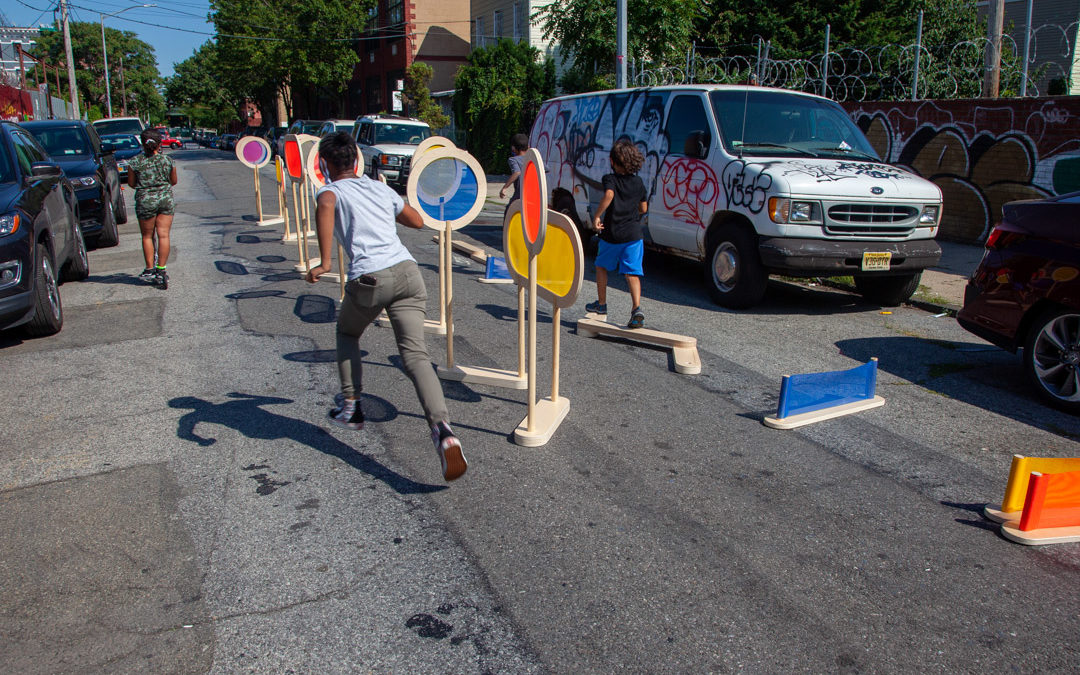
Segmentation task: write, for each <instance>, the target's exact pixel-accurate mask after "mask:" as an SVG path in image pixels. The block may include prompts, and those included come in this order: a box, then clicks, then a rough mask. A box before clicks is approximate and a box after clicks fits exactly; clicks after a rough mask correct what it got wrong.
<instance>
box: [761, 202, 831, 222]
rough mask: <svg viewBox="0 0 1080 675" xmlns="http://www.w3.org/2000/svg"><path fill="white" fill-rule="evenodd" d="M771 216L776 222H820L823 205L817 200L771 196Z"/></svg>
mask: <svg viewBox="0 0 1080 675" xmlns="http://www.w3.org/2000/svg"><path fill="white" fill-rule="evenodd" d="M769 217H770V218H772V221H773V222H774V223H793V224H796V225H802V224H810V223H820V222H821V207H820V206H819V205H818V203H817V202H804V201H794V200H791V199H787V198H784V197H770V198H769Z"/></svg>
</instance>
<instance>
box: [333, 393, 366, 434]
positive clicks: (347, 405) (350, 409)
mask: <svg viewBox="0 0 1080 675" xmlns="http://www.w3.org/2000/svg"><path fill="white" fill-rule="evenodd" d="M326 418H327V419H328V420H329V421H330V424H333V425H334V426H336V427H341V428H342V429H352V430H353V431H358V430H360V429H363V428H364V411H363V410H361V409H360V401H359V400H354V401H350V400H348V399H342V402H341V406H339V407H336V408H332V409H331V410H330V412H329V413H327V415H326Z"/></svg>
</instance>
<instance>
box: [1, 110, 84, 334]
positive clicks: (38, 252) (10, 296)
mask: <svg viewBox="0 0 1080 675" xmlns="http://www.w3.org/2000/svg"><path fill="white" fill-rule="evenodd" d="M76 205H77V202H76V198H75V190H74V189H73V188H72V185H71V181H69V180H68V179H67V178H65V177H64V173H63V171H61V170H60V167H59V166H57V164H56V163H55V162H53V161H51V160H50V159H49V157H48V155H47V154H46V152H45V149H44V148H42V147H41V145H40V144H38V142H37V141H36V140H35V139H34V137H33V136H31V135H30V133H28V132H27V131H26V130H25V129H23V128H21V127H20V126H19V125H18V124H15V123H13V122H0V330H6V329H8V328H14V327H15V326H20V325H24V324H25V326H26V332H27V333H29V334H30V335H51V334H53V333H56V332H57V331H59V330H60V328H61V327H62V326H63V323H64V313H63V308H62V306H61V304H60V289H59V288H58V282H59V280H60V277H61V276H62V278H64V279H85V278H86V277H87V275H88V274H89V273H90V266H89V263H88V261H87V258H86V244H85V242H84V241H83V237H82V232H81V231H80V229H79V221H78V217H77V216H76V213H77V211H76V208H77V206H76Z"/></svg>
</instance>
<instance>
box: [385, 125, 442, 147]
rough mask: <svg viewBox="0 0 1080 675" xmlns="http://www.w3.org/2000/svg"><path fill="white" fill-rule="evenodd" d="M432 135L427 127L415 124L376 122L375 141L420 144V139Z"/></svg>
mask: <svg viewBox="0 0 1080 675" xmlns="http://www.w3.org/2000/svg"><path fill="white" fill-rule="evenodd" d="M429 136H431V130H430V129H428V128H427V127H421V126H417V125H415V124H376V125H375V143H399V144H402V145H420V141H422V140H424V139H425V138H428V137H429Z"/></svg>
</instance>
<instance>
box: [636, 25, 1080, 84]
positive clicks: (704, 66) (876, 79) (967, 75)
mask: <svg viewBox="0 0 1080 675" xmlns="http://www.w3.org/2000/svg"><path fill="white" fill-rule="evenodd" d="M1078 27H1080V22H1073V23H1072V24H1070V25H1068V26H1060V25H1053V24H1047V25H1043V26H1039V27H1038V28H1034V29H1032V30H1031V31H1029V34H1030V39H1029V47H1028V68H1027V69H1026V71H1025V69H1024V46H1023V44H1022V43H1021V44H1017V41H1016V39H1014V38H1013V37H1012V36H1011V35H1003V36H1002V40H1001V69H1000V92H1001V94H1000V95H1001V96H1006V97H1007V96H1019V95H1021V94H1023V95H1026V96H1046V95H1048V94H1050V93H1060V94H1064V93H1067V92H1068V91H1069V87H1070V86H1071V85H1072V69H1071V63H1072V52H1073V42H1074V39H1075V36H1076V34H1077V29H1078ZM1040 43H1041V44H1042V48H1041V49H1040ZM745 47H746V46H745V45H744V46H743V50H741V51H746V50H745ZM759 47H760V46H759ZM991 48H992V41H991V40H989V39H988V38H979V39H975V40H966V41H963V42H958V43H955V44H950V45H936V46H928V45H921V46H920V45H915V44H908V45H902V44H893V45H885V46H878V47H865V48H860V47H842V48H840V49H836V50H832V49H830V50H829V52H828V55H826V54H825V52H824V50H822V51H820V52H818V53H814V54H809V55H807V56H805V57H795V58H787V59H774V58H769V57H768V56H767V54H768V51H769V50H768V49H765V50H761V49H760V48H759V50H758V51H759V53H761V52H762V51H764V52H765V54H766V55H765V56H760V57H759V56H745V55H719V56H709V55H707V54H706V53H704V50H701V49H698V48H694V49H692V50H690V51H689V52H688V54H687V57H686V60H685V62H684V63H681V64H678V65H674V64H653V63H644V64H642V63H637V62H634V63H632V64H631V83H632V84H634V85H636V86H660V85H669V84H688V83H702V84H705V83H709V84H746V83H756V84H760V85H764V86H769V87H781V88H785V89H794V90H798V91H806V92H811V93H815V94H822V95H824V96H827V97H829V98H831V99H834V100H837V101H868V100H897V99H908V98H912V97H913V91H914V98H919V99H927V98H938V99H949V98H975V97H978V96H979V95H980V93H981V91H982V84H983V79H984V75H985V73H986V68H987V66H986V62H987V59H986V54H987V51H988V50H989V49H991ZM717 51H740V50H738V49H731V50H717ZM1025 78H1026V80H1027V83H1026V86H1024V80H1025ZM1051 87H1054V92H1051V91H1050V88H1051Z"/></svg>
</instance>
